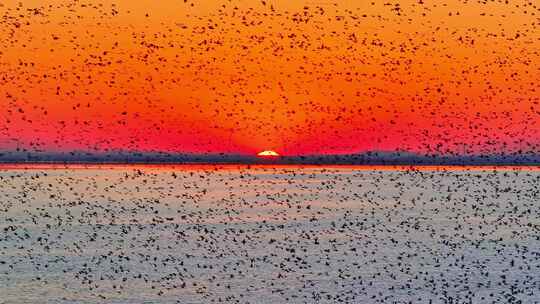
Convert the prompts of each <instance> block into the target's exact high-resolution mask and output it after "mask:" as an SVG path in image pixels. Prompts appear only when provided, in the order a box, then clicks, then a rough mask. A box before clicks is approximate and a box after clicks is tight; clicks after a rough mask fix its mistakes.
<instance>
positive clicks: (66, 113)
mask: <svg viewBox="0 0 540 304" xmlns="http://www.w3.org/2000/svg"><path fill="white" fill-rule="evenodd" d="M291 2H293V1H265V2H264V3H263V2H262V1H247V0H246V1H233V0H231V1H211V0H208V1H201V2H193V1H187V2H184V1H179V0H174V1H131V0H129V1H128V0H119V1H34V0H25V1H22V2H20V1H7V2H5V1H4V2H2V4H0V14H1V16H2V17H1V18H0V72H1V73H0V109H1V111H0V149H2V150H13V149H15V148H16V147H17V146H18V147H19V148H26V149H29V150H45V151H48V150H52V151H57V150H64V151H69V150H90V151H95V150H100V151H103V150H110V149H122V150H137V151H166V152H203V153H206V152H240V153H256V152H258V151H261V150H268V149H273V150H276V151H278V152H280V153H281V154H287V155H295V154H310V153H348V152H358V151H365V150H396V149H401V150H411V151H418V152H430V153H433V152H435V153H448V152H456V153H463V152H465V153H472V152H475V153H477V152H515V151H518V150H519V149H522V150H524V151H539V150H540V148H539V146H538V145H539V143H540V105H539V102H540V92H539V90H540V88H539V84H538V83H540V29H539V22H538V20H539V19H538V18H539V17H540V7H539V6H538V5H537V4H535V3H534V1H489V2H485V3H484V2H480V1H429V2H428V1H423V2H422V1H418V0H415V1H382V2H380V1H374V2H371V1H335V2H333V1H294V4H291Z"/></svg>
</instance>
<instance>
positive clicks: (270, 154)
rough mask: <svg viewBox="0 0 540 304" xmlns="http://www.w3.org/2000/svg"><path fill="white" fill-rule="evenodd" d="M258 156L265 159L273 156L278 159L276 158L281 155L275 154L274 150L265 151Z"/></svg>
mask: <svg viewBox="0 0 540 304" xmlns="http://www.w3.org/2000/svg"><path fill="white" fill-rule="evenodd" d="M257 156H264V157H267V156H273V157H276V156H279V154H278V153H277V152H275V151H272V150H265V151H262V152H259V153H258V154H257Z"/></svg>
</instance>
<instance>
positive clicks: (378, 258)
mask: <svg viewBox="0 0 540 304" xmlns="http://www.w3.org/2000/svg"><path fill="white" fill-rule="evenodd" d="M220 302H222V303H336V302H344V303H409V302H411V303H540V170H538V168H521V169H520V168H465V167H462V168H444V167H431V168H430V167H423V168H390V167H388V168H384V167H328V168H324V167H287V166H281V167H270V166H258V167H237V166H226V167H215V166H154V167H152V166H90V167H85V166H71V167H67V168H66V167H61V166H37V165H36V166H30V167H28V166H3V167H1V168H0V303H220Z"/></svg>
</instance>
